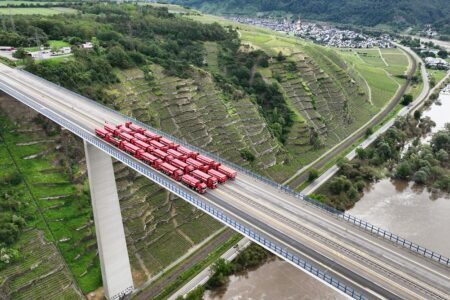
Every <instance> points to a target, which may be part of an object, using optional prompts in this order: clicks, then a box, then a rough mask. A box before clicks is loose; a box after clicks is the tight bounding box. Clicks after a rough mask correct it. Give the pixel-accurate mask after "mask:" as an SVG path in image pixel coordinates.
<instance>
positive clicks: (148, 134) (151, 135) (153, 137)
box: [143, 130, 161, 141]
mask: <svg viewBox="0 0 450 300" xmlns="http://www.w3.org/2000/svg"><path fill="white" fill-rule="evenodd" d="M143 135H145V136H146V137H148V138H150V139H151V140H154V141H159V139H160V138H161V136H160V135H159V134H156V133H154V132H152V131H150V130H145V131H144V133H143Z"/></svg>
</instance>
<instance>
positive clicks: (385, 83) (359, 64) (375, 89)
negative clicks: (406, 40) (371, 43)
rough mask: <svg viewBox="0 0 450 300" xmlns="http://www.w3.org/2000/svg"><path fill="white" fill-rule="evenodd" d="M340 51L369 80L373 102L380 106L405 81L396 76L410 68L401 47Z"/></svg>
mask: <svg viewBox="0 0 450 300" xmlns="http://www.w3.org/2000/svg"><path fill="white" fill-rule="evenodd" d="M380 52H381V55H382V56H381V55H380ZM339 53H340V54H341V56H342V58H343V59H344V60H346V61H347V63H348V64H349V65H350V66H351V67H352V68H354V69H355V71H356V72H358V73H359V74H360V75H361V76H362V77H363V78H364V79H365V80H366V81H367V83H368V85H369V86H370V89H371V96H372V97H371V98H372V103H373V104H374V105H375V106H376V107H378V108H381V107H383V106H384V105H385V104H386V103H387V101H388V100H389V99H391V98H392V97H393V96H394V95H395V93H396V91H397V89H398V88H399V87H400V85H401V84H404V82H405V80H404V79H400V78H398V77H396V76H398V75H404V74H405V72H406V71H407V68H408V58H407V56H406V54H404V53H403V52H402V51H401V50H400V49H380V50H378V49H369V50H368V49H345V50H340V51H339ZM383 59H384V60H383Z"/></svg>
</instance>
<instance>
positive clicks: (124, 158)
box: [18, 98, 367, 300]
mask: <svg viewBox="0 0 450 300" xmlns="http://www.w3.org/2000/svg"><path fill="white" fill-rule="evenodd" d="M18 100H19V101H21V102H23V103H24V104H26V105H27V106H29V107H31V108H33V109H34V110H36V111H37V112H39V113H41V114H42V115H44V116H46V117H47V118H49V119H50V120H52V121H54V122H55V123H57V124H59V125H61V126H63V127H64V128H66V129H68V130H69V131H71V132H72V133H74V134H75V135H77V136H79V137H80V138H82V139H83V140H85V141H87V142H88V143H90V144H92V145H94V146H96V147H98V148H99V149H101V150H103V151H105V152H106V153H108V154H109V155H110V156H112V157H114V158H115V159H117V160H119V161H121V162H122V163H124V164H126V165H128V166H129V167H131V168H132V169H134V170H136V171H138V172H139V173H141V174H143V175H145V176H146V177H147V178H149V179H151V180H152V181H154V182H155V183H157V184H159V185H161V186H163V187H165V188H167V189H168V190H170V191H171V192H172V193H174V194H176V195H177V196H179V197H181V198H183V199H184V200H186V201H188V202H190V203H191V204H193V205H194V206H196V207H197V208H199V209H201V210H202V211H204V212H206V213H207V214H209V215H211V216H213V217H214V218H215V219H218V220H219V221H221V222H222V223H224V224H226V225H227V226H229V227H232V228H233V229H234V230H236V231H238V232H240V233H241V234H243V235H245V236H247V237H249V238H250V239H251V240H253V241H254V242H256V243H258V244H260V245H261V246H263V247H265V248H267V249H269V250H270V251H272V252H274V253H276V254H277V255H278V256H280V257H282V258H284V259H285V260H288V261H289V262H291V263H293V264H295V265H297V266H298V267H300V268H302V269H303V270H305V271H306V272H309V273H311V274H312V275H314V276H316V277H317V278H319V279H321V280H323V281H324V282H326V283H328V284H329V285H331V286H333V287H334V288H336V289H338V290H339V291H341V292H343V293H345V294H346V295H348V296H350V297H352V298H354V299H357V300H364V299H367V298H365V297H364V295H362V294H361V293H359V292H357V291H356V290H355V289H353V288H352V287H350V286H347V285H346V284H344V283H342V282H340V281H339V280H337V279H335V278H333V277H332V276H330V275H328V274H326V273H325V272H323V271H322V270H320V269H318V268H316V267H314V266H313V265H311V264H310V263H308V262H307V261H305V260H303V259H302V258H300V257H298V256H296V255H293V254H291V253H290V252H289V251H288V250H286V249H285V248H283V247H282V246H280V245H279V244H277V243H274V242H272V241H270V240H268V239H267V238H265V237H264V236H262V235H260V234H258V233H256V232H255V231H253V230H251V229H249V228H247V227H246V226H243V225H242V224H241V223H239V222H237V221H235V220H234V219H232V218H230V217H228V216H227V215H226V214H224V213H223V212H222V211H221V210H219V209H217V208H215V207H213V206H210V205H208V204H206V203H205V202H203V201H201V200H200V199H199V198H198V197H196V196H195V195H193V194H192V193H194V192H192V193H191V192H186V190H185V189H184V188H180V187H179V186H178V185H177V184H174V183H173V182H172V181H170V180H167V179H166V178H165V177H163V176H162V175H161V174H160V173H158V172H157V171H155V170H153V169H151V168H149V167H148V166H146V165H144V164H143V163H141V162H139V161H136V160H135V159H133V158H131V157H130V156H128V155H125V154H124V153H122V152H121V151H119V150H118V149H117V148H115V147H112V146H111V145H109V144H108V143H106V142H105V141H103V140H101V139H99V138H97V137H96V136H95V135H94V134H93V133H91V132H87V131H85V130H83V129H80V128H79V127H78V126H76V125H74V124H72V123H71V122H69V121H67V120H65V119H63V118H61V117H59V116H57V115H56V114H54V113H53V112H51V111H50V110H48V109H46V108H45V107H42V106H41V105H39V104H36V103H35V102H33V101H27V100H26V99H24V98H22V99H18ZM130 292H131V291H130ZM114 297H115V298H116V296H114Z"/></svg>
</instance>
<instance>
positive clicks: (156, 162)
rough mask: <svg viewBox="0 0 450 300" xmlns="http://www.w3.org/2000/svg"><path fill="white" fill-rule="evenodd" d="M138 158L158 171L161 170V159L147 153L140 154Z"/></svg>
mask: <svg viewBox="0 0 450 300" xmlns="http://www.w3.org/2000/svg"><path fill="white" fill-rule="evenodd" d="M136 158H138V159H140V160H142V161H143V162H146V163H147V164H149V165H150V166H152V167H153V168H155V169H156V170H160V169H161V164H162V163H163V161H162V160H161V159H159V158H157V157H156V156H154V155H151V154H150V153H147V152H139V153H138V155H137V156H136Z"/></svg>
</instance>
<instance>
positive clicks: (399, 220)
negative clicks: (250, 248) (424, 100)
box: [204, 95, 450, 300]
mask: <svg viewBox="0 0 450 300" xmlns="http://www.w3.org/2000/svg"><path fill="white" fill-rule="evenodd" d="M439 102H440V103H441V105H439V104H433V105H432V106H431V107H430V108H429V109H428V110H426V111H425V112H424V113H423V116H429V117H430V118H431V119H432V120H433V121H434V122H435V123H436V127H435V128H433V132H436V131H438V130H439V129H441V128H442V127H443V126H444V124H445V123H450V95H441V96H440V97H439ZM424 140H427V138H426V137H425V138H424ZM348 212H349V213H351V214H353V215H355V216H357V217H359V218H363V219H365V220H367V221H369V222H370V223H372V224H374V225H377V226H380V227H382V228H385V229H387V230H389V231H391V232H394V233H396V234H398V235H400V236H402V237H404V238H407V239H409V240H411V241H413V242H416V243H418V244H420V245H422V246H424V247H427V248H430V249H431V250H434V251H437V252H439V253H441V254H442V255H445V256H447V257H450V239H448V238H446V237H444V236H443V235H442V234H443V232H445V231H443V229H444V228H450V217H449V216H450V197H449V195H448V194H441V193H433V192H431V191H429V190H428V189H427V188H424V187H420V186H417V185H415V184H414V183H408V182H401V181H394V180H390V179H383V180H381V181H379V182H377V183H375V184H373V185H372V186H371V187H370V188H368V189H367V190H366V191H365V194H364V196H363V198H362V199H361V200H360V201H358V202H357V203H356V205H355V206H354V207H353V208H352V209H350V210H349V211H348ZM204 299H206V300H218V299H227V300H228V299H232V300H241V299H242V300H243V299H268V300H269V299H280V300H281V299H286V300H290V299H292V300H294V299H301V300H303V299H327V300H331V299H345V297H344V296H342V295H340V294H339V293H337V292H335V291H334V290H332V289H331V288H330V287H328V286H326V285H324V284H322V283H321V282H319V281H318V280H316V279H314V278H312V277H310V276H309V275H307V274H305V273H304V272H302V271H300V270H298V269H296V268H295V267H293V266H292V265H290V264H288V263H286V262H284V261H281V260H279V259H274V260H271V261H269V262H267V263H266V264H264V265H262V266H261V267H259V268H257V269H255V270H252V271H249V272H247V273H246V274H245V275H240V276H231V277H230V282H229V284H228V285H227V287H225V288H224V289H222V290H218V291H214V292H210V291H208V292H206V293H205V297H204Z"/></svg>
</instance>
